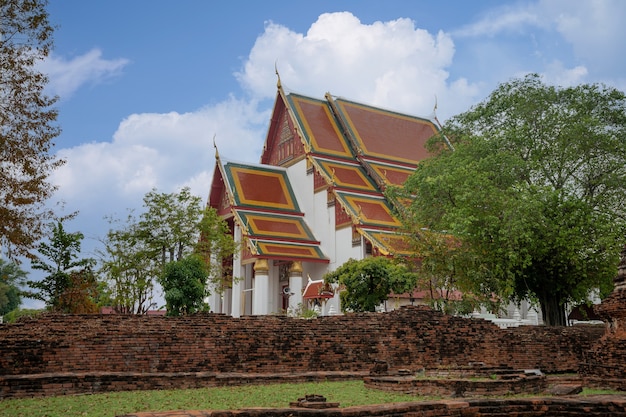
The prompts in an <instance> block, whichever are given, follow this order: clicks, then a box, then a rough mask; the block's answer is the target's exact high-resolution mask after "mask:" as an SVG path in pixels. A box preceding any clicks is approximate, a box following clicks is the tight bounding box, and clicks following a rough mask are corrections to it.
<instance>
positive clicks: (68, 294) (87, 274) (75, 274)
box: [27, 221, 98, 313]
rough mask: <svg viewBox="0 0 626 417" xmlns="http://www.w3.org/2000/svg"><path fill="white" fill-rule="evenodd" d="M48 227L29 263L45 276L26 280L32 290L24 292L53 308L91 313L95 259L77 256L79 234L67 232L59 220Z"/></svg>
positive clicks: (80, 238)
mask: <svg viewBox="0 0 626 417" xmlns="http://www.w3.org/2000/svg"><path fill="white" fill-rule="evenodd" d="M50 230H51V236H50V238H49V242H41V243H40V244H39V247H38V252H39V256H38V257H36V258H35V259H33V260H32V262H31V265H32V268H33V269H35V270H40V271H43V272H44V273H46V274H47V275H46V276H45V277H44V278H43V279H42V280H39V281H35V280H29V281H28V282H27V284H28V286H29V287H30V288H31V289H33V290H34V291H31V292H29V293H28V294H27V295H28V296H29V297H30V298H34V299H37V300H41V301H44V302H45V303H46V305H47V307H48V308H50V309H52V310H54V311H62V312H66V313H73V312H79V311H80V312H95V310H94V308H93V306H92V304H93V305H95V301H93V300H94V299H95V298H96V297H97V294H96V289H97V287H98V285H97V282H96V278H95V275H94V274H93V268H94V266H95V263H96V261H95V260H94V259H92V258H81V257H80V248H81V243H82V240H83V238H84V236H83V234H82V233H81V232H67V231H66V230H65V227H64V225H63V222H62V221H57V222H56V223H52V224H51V225H50ZM79 295H80V296H79ZM79 304H80V305H79ZM86 310H89V311H86Z"/></svg>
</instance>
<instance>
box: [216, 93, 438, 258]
mask: <svg viewBox="0 0 626 417" xmlns="http://www.w3.org/2000/svg"><path fill="white" fill-rule="evenodd" d="M437 133H438V128H437V125H436V124H435V123H434V122H433V121H432V120H428V119H423V118H419V117H414V116H409V115H406V114H401V113H397V112H394V111H390V110H385V109H380V108H376V107H372V106H368V105H365V104H359V103H356V102H352V101H348V100H345V99H341V98H335V97H333V96H331V95H330V94H328V93H327V94H326V95H325V99H323V100H322V99H316V98H311V97H306V96H303V95H299V94H295V93H291V94H286V93H285V92H284V90H283V89H282V87H281V86H280V82H279V86H278V94H277V97H276V101H275V104H274V110H273V114H272V119H271V121H270V126H269V129H268V134H267V138H266V140H265V145H264V148H263V153H262V155H261V163H260V164H247V163H235V162H229V161H225V160H222V159H221V158H219V156H217V163H216V169H215V175H214V176H213V184H212V189H211V195H210V197H209V204H210V205H211V206H212V207H216V208H218V210H221V213H222V214H226V213H231V214H232V215H233V216H234V220H235V221H236V222H237V223H238V224H239V226H240V227H241V228H242V230H243V233H244V236H245V237H246V238H247V240H248V243H249V245H248V249H249V251H250V253H251V256H252V257H266V258H274V259H285V260H308V261H320V262H328V258H327V257H326V256H325V255H324V254H323V252H322V250H321V249H320V243H319V241H317V239H316V238H315V234H314V231H312V230H311V229H310V227H309V226H308V225H307V221H306V218H305V216H304V213H303V212H302V211H301V209H300V207H299V205H298V201H297V199H296V196H295V194H294V192H293V188H292V187H293V185H292V184H291V182H290V178H289V176H288V175H287V169H286V168H287V167H289V166H291V165H293V164H295V163H297V162H299V161H302V160H303V159H306V161H307V167H309V169H310V170H311V171H312V172H313V174H314V175H315V180H314V182H315V191H316V192H320V191H322V190H324V189H325V190H327V192H328V193H329V195H331V196H332V197H331V198H332V200H333V204H336V210H337V211H340V212H341V214H343V216H344V217H345V218H344V219H341V221H339V220H338V223H337V227H339V226H342V227H345V226H352V227H353V228H355V230H356V231H358V233H359V234H361V235H363V236H364V237H365V238H366V239H367V240H368V241H369V242H371V243H372V245H373V246H374V247H375V248H376V249H377V250H378V251H379V253H381V254H385V255H386V254H398V253H400V254H401V253H408V250H407V248H406V244H405V242H404V239H403V237H402V235H401V234H400V233H399V228H400V226H401V224H400V222H399V221H398V219H397V218H396V217H395V216H394V215H393V210H392V206H391V204H390V202H389V201H387V200H386V199H385V197H384V195H383V191H384V189H385V187H387V186H388V185H401V184H402V183H403V182H404V181H405V180H406V179H407V177H408V176H409V175H410V174H411V173H412V172H413V170H414V169H415V168H416V167H417V164H418V163H419V161H421V160H423V159H425V158H427V157H428V153H427V150H426V147H425V144H426V142H427V140H428V139H429V138H431V137H432V136H433V135H435V134H437ZM313 191H314V190H311V193H312V192H313ZM336 216H337V215H336ZM342 222H343V223H342Z"/></svg>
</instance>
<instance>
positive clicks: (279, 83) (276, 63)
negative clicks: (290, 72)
mask: <svg viewBox="0 0 626 417" xmlns="http://www.w3.org/2000/svg"><path fill="white" fill-rule="evenodd" d="M274 71H276V78H277V80H276V88H278V89H279V90H280V89H282V88H283V85H282V83H281V82H280V74H279V73H278V60H276V61H274Z"/></svg>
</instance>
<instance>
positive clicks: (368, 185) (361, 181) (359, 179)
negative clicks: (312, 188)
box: [314, 158, 378, 193]
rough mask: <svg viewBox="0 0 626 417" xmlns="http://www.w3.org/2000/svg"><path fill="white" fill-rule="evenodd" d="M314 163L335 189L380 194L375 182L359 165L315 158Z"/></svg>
mask: <svg viewBox="0 0 626 417" xmlns="http://www.w3.org/2000/svg"><path fill="white" fill-rule="evenodd" d="M314 161H315V164H316V165H317V166H318V168H319V169H321V170H322V172H323V173H324V174H325V176H326V178H329V179H330V181H331V182H332V185H333V186H335V187H338V188H349V189H353V190H359V191H364V192H372V193H373V192H378V188H377V187H376V185H375V183H374V181H372V179H371V178H370V177H369V176H368V175H367V173H366V172H365V170H364V169H363V168H362V167H361V165H359V164H348V163H342V162H338V161H329V160H326V159H321V158H314Z"/></svg>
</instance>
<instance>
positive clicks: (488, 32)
mask: <svg viewBox="0 0 626 417" xmlns="http://www.w3.org/2000/svg"><path fill="white" fill-rule="evenodd" d="M542 20H543V19H542V18H541V15H539V14H537V12H536V11H535V10H533V8H532V7H528V6H520V7H510V6H503V7H499V8H496V9H493V10H490V11H489V13H487V14H486V15H485V16H484V17H483V18H481V19H480V20H478V21H476V22H472V23H470V24H468V25H465V26H463V27H461V28H459V29H458V30H455V31H454V33H453V35H454V36H455V37H456V36H458V37H482V36H486V37H493V36H496V35H499V34H501V33H503V32H509V33H519V32H521V31H523V30H524V29H525V28H526V27H528V26H529V25H530V26H540V25H542Z"/></svg>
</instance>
